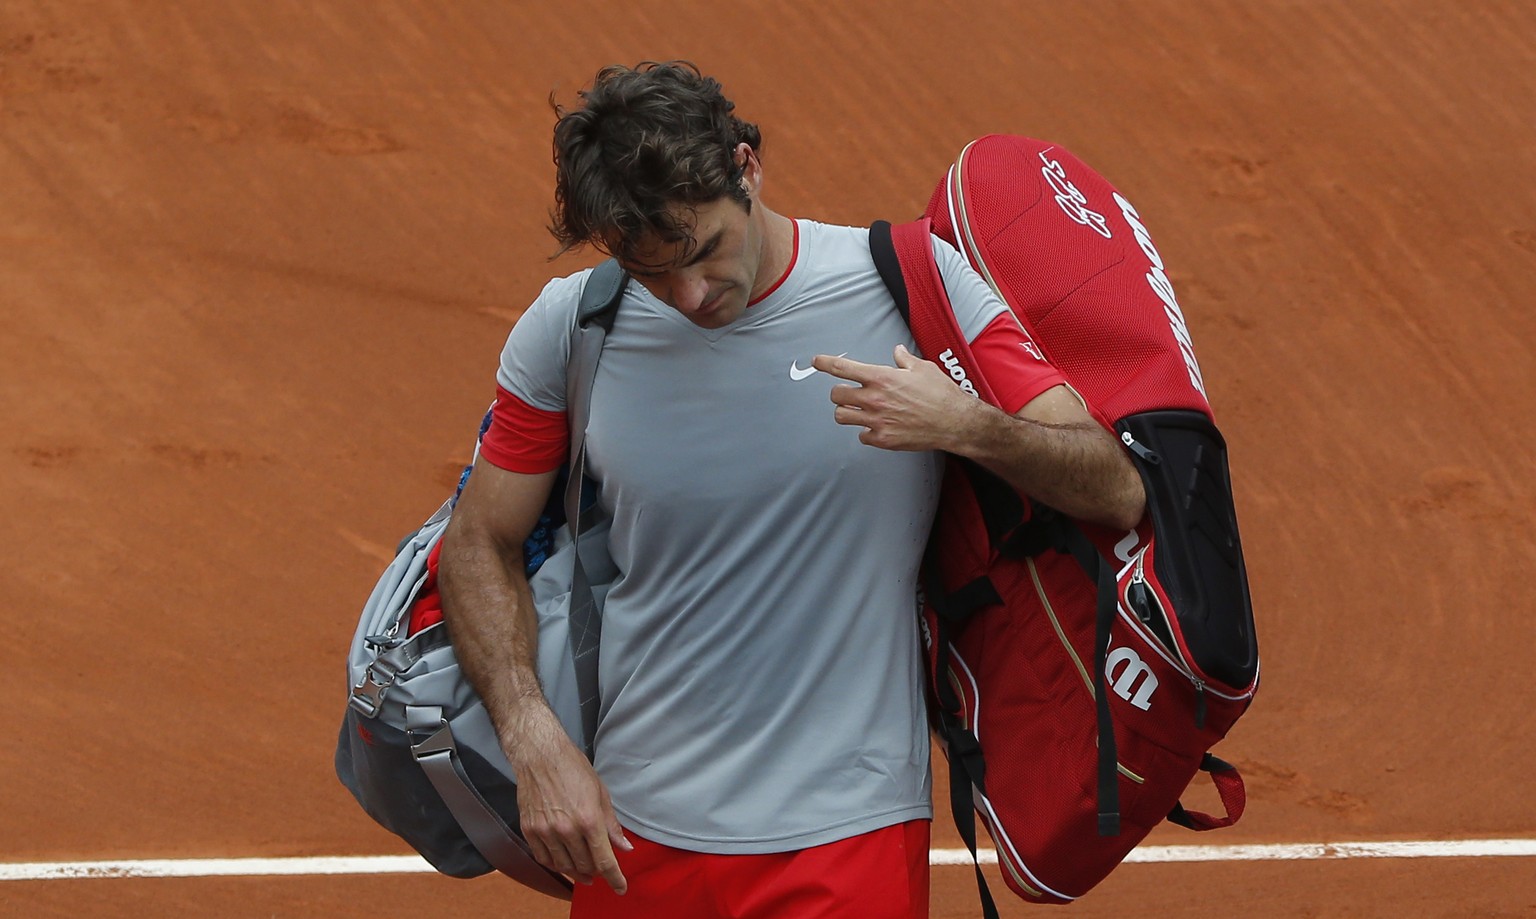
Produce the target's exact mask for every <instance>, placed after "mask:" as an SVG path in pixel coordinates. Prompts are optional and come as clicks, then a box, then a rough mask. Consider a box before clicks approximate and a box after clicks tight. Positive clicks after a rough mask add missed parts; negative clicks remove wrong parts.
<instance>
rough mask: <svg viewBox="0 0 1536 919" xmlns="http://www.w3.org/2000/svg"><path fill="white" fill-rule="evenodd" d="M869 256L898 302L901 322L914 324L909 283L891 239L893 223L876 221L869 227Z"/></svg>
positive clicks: (886, 287)
mask: <svg viewBox="0 0 1536 919" xmlns="http://www.w3.org/2000/svg"><path fill="white" fill-rule="evenodd" d="M869 254H870V256H871V257H873V258H874V260H875V270H876V271H878V272H880V280H882V281H884V282H885V289H886V290H889V291H890V292H891V299H893V300H895V301H896V309H897V311H898V312H900V313H901V321H902V322H905V323H906V324H907V325H909V326H910V325H911V324H912V301H911V300H910V299H908V297H907V281H906V278H904V277H902V275H901V258H900V257H899V256H897V255H896V243H895V242H894V241H892V239H891V222H890V221H889V220H876V221H875V222H874V223H872V224H870V225H869Z"/></svg>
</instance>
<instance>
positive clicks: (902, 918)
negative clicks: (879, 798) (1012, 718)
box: [571, 820, 930, 919]
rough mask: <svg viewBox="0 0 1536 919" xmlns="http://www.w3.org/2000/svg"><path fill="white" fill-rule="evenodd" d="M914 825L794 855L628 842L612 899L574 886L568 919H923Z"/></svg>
mask: <svg viewBox="0 0 1536 919" xmlns="http://www.w3.org/2000/svg"><path fill="white" fill-rule="evenodd" d="M929 824H930V821H927V820H913V821H910V822H908V823H900V824H897V825H895V826H888V827H885V828H884V829H880V830H874V831H873V832H869V833H865V834H863V835H860V836H854V837H851V838H849V839H841V840H838V841H837V842H829V843H827V844H826V845H823V846H815V847H813V848H810V849H800V850H798V851H795V852H776V853H772V854H768V855H710V854H707V853H700V852H686V851H684V850H682V849H674V848H672V847H670V846H664V845H661V844H660V843H655V842H651V841H650V840H647V839H642V838H640V837H639V836H636V835H635V834H634V833H633V832H627V833H626V834H625V835H626V836H627V837H628V838H629V841H630V842H632V843H634V845H635V850H634V851H633V852H618V853H616V854H617V855H618V857H619V868H620V869H621V870H622V871H623V872H624V879H625V880H626V881H628V882H629V892H628V893H626V894H625V895H624V896H622V897H620V896H617V895H615V894H614V892H613V891H612V890H611V889H609V887H608V884H607V882H605V881H603V880H602V879H601V878H599V879H598V880H596V881H594V882H593V883H592V884H591V885H589V886H583V885H581V884H577V885H576V894H575V897H574V898H573V899H572V901H571V919H619V917H622V919H652V917H654V919H721V917H730V919H927V916H928V830H929Z"/></svg>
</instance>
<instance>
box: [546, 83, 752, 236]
mask: <svg viewBox="0 0 1536 919" xmlns="http://www.w3.org/2000/svg"><path fill="white" fill-rule="evenodd" d="M579 95H580V96H581V99H582V105H581V107H580V108H577V109H574V110H569V111H567V110H566V109H564V108H562V107H561V106H559V105H557V104H555V103H554V102H553V100H551V105H552V106H553V107H554V109H555V113H556V115H557V116H558V120H557V121H556V123H555V141H554V159H555V207H554V209H553V210H552V211H551V212H550V221H551V222H550V227H549V231H550V232H551V233H552V234H554V237H555V239H557V240H559V242H560V250H559V252H560V253H564V252H567V251H569V250H571V249H573V248H576V247H578V246H582V245H585V244H588V243H590V244H591V245H592V246H594V247H595V248H597V249H599V250H601V251H603V252H605V253H607V254H609V255H614V256H618V257H619V258H621V259H629V258H631V257H632V256H633V254H634V252H635V250H636V247H637V245H638V244H639V243H640V241H641V240H642V239H643V238H646V237H647V236H652V237H653V238H655V239H659V240H660V241H662V242H665V243H676V242H682V243H684V244H685V252H686V251H687V249H689V248H691V246H692V243H693V238H692V235H691V234H690V232H689V225H688V222H687V221H686V220H684V219H680V217H683V216H686V212H687V211H689V210H691V209H693V208H696V207H697V206H699V205H701V204H707V203H709V202H712V201H717V200H719V199H721V198H730V199H731V200H733V201H736V202H738V203H740V204H741V205H742V206H743V207H745V208H747V209H748V210H749V211H750V209H751V206H752V202H751V199H750V198H749V197H748V195H747V191H746V189H745V187H743V185H742V183H741V177H742V170H743V166H742V164H739V163H737V162H736V156H735V151H736V147H737V145H738V144H742V143H745V144H747V145H748V146H749V147H751V148H752V150H753V152H754V153H757V152H758V151H760V150H761V148H762V135H761V133H760V132H759V131H758V129H757V126H756V125H754V124H750V123H748V122H745V121H742V120H741V119H740V118H737V117H736V116H735V115H733V114H732V112H733V111H734V110H735V108H736V106H735V104H734V103H732V102H731V100H729V99H727V98H725V95H724V93H723V92H722V91H721V87H720V83H719V82H718V81H716V80H714V79H712V78H710V77H706V76H704V75H703V74H701V73H700V72H699V69H698V68H697V67H695V66H694V65H693V64H691V63H689V62H687V61H667V62H657V61H645V62H643V63H641V64H639V65H637V66H635V67H632V68H631V67H621V66H617V65H614V66H610V67H604V68H603V69H602V70H601V71H599V72H598V74H597V77H596V79H595V80H594V81H593V84H592V88H591V89H588V90H585V91H583V92H581V93H579ZM678 206H681V208H682V209H683V212H684V213H683V214H679V213H678V212H677V211H676V208H677V207H678ZM557 254H559V253H557Z"/></svg>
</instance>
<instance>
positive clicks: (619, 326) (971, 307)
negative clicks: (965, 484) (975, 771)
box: [498, 220, 1006, 853]
mask: <svg viewBox="0 0 1536 919" xmlns="http://www.w3.org/2000/svg"><path fill="white" fill-rule="evenodd" d="M798 233H799V236H798V248H797V253H796V257H795V260H794V263H793V265H792V268H791V270H790V272H789V274H788V276H787V277H786V278H785V280H784V281H783V283H782V284H781V285H780V286H779V287H778V288H777V289H776V290H774V291H773V292H772V293H770V294H769V295H768V296H767V297H766V298H764V299H763V300H762V301H760V302H758V303H756V304H754V305H752V306H751V307H749V308H748V309H747V311H746V313H745V314H744V315H743V316H742V318H740V319H739V320H737V321H736V322H734V323H732V324H731V325H730V326H728V327H726V328H723V329H717V330H707V329H701V328H699V327H697V326H695V325H693V324H692V323H690V322H689V321H688V320H687V319H685V318H683V317H682V316H681V315H679V314H678V313H677V312H676V311H674V310H672V309H671V308H669V307H667V306H666V305H664V304H663V303H661V302H660V301H658V300H656V299H655V298H654V297H652V296H651V295H650V294H649V293H647V292H646V291H645V290H644V289H643V288H642V287H641V286H640V285H638V284H631V285H630V287H629V291H628V293H627V294H626V295H625V297H624V300H623V302H622V303H621V305H620V307H619V311H618V315H617V317H616V320H615V322H614V326H613V330H612V332H611V333H610V334H609V335H608V338H607V343H606V345H605V347H604V350H603V354H602V359H601V362H600V363H599V365H598V371H597V378H596V381H595V383H594V388H593V394H592V413H591V423H590V425H589V427H588V435H587V449H588V454H589V458H588V463H589V470H590V472H591V473H592V475H593V477H594V478H595V479H596V480H597V481H598V483H599V485H600V489H601V491H600V501H601V503H602V506H603V508H604V510H606V511H607V512H608V513H609V514H610V515H611V516H612V518H613V529H612V534H611V537H610V540H611V541H610V548H611V551H612V553H613V556H614V561H615V563H616V565H617V568H618V570H619V572H620V576H619V579H618V580H617V581H616V582H615V584H614V586H613V588H612V590H611V591H610V592H609V594H608V597H607V603H606V607H605V611H604V617H603V634H602V647H601V653H600V659H601V665H600V681H601V692H602V712H601V718H600V722H599V727H598V733H597V743H596V767H597V771H598V774H599V775H600V776H601V777H602V779H603V781H604V782H605V783H606V784H607V786H608V788H609V791H610V792H611V794H612V799H613V804H614V807H615V809H616V811H617V812H618V814H619V817H620V820H621V821H622V822H623V824H624V825H625V826H626V827H628V828H630V829H632V830H634V831H635V832H637V833H639V834H640V835H641V836H644V837H645V838H647V839H651V840H654V841H657V842H661V843H664V844H667V845H671V846H675V847H678V848H683V849H688V850H692V851H700V852H716V853H758V852H779V851H788V850H793V849H801V848H806V847H809V846H815V845H820V844H823V843H826V842H831V841H835V840H838V839H843V838H846V837H849V836H853V835H856V834H859V833H864V832H868V831H870V830H874V829H878V828H880V827H883V826H888V825H891V824H895V823H900V822H903V821H907V820H912V819H918V818H927V817H931V816H932V804H931V802H930V793H929V774H928V772H929V770H928V730H927V722H926V717H925V712H924V703H923V693H922V665H921V660H920V657H919V643H918V632H917V628H916V624H915V612H916V601H915V593H916V587H917V584H916V572H917V568H918V562H919V560H920V558H921V556H922V552H923V547H924V545H925V543H926V540H927V537H928V531H929V526H930V524H931V522H932V518H933V512H934V507H935V504H936V502H937V498H938V491H939V479H940V472H941V458H940V456H939V455H938V454H936V453H931V452H924V453H905V452H892V451H887V450H881V449H878V448H876V447H871V446H866V445H864V444H861V443H860V442H859V439H858V435H859V433H860V429H859V428H856V427H849V426H845V425H839V424H837V423H836V422H835V421H834V420H833V405H832V403H831V401H830V399H829V398H828V396H829V391H830V389H831V387H832V386H833V385H834V384H835V383H837V382H841V381H838V380H835V379H833V378H832V377H830V376H828V375H826V374H823V373H817V372H808V371H809V370H810V362H811V358H812V357H813V356H814V355H816V354H846V355H847V356H849V357H851V358H854V359H856V360H860V361H865V362H868V363H875V364H887V365H889V364H891V363H892V360H893V358H892V351H893V349H894V348H895V346H896V345H898V344H904V345H906V346H907V347H908V348H909V349H913V350H915V344H914V342H913V340H912V335H911V333H910V331H909V330H908V329H907V327H906V325H905V324H904V323H903V322H902V319H901V317H900V315H899V314H898V313H897V312H896V309H895V307H894V305H893V304H892V302H891V299H890V296H889V294H888V293H887V292H886V290H885V287H884V286H883V285H882V283H881V281H880V278H879V276H878V275H877V274H876V272H875V269H874V264H873V262H872V260H871V258H870V255H869V249H868V242H867V240H868V231H867V230H864V229H860V228H852V227H834V226H827V225H823V224H818V223H814V222H811V221H803V220H802V221H799V222H798ZM939 261H940V264H941V268H942V271H943V273H944V275H945V279H946V284H947V286H948V287H949V290H950V294H951V297H952V299H953V301H954V306H955V311H956V314H957V316H958V318H959V320H960V325H961V329H962V330H963V331H964V332H965V334H966V335H967V337H968V338H975V337H976V336H977V335H978V334H979V333H980V332H981V330H982V329H983V328H984V327H985V326H986V325H987V324H988V323H989V322H991V321H992V320H993V319H994V318H995V317H996V316H997V315H998V314H999V313H1000V312H1003V311H1005V310H1006V307H1005V306H1004V305H1003V304H1002V303H1001V302H1000V301H998V300H997V299H996V298H995V297H993V296H992V294H991V292H990V291H989V290H987V288H986V286H985V284H984V283H983V282H982V281H981V280H980V279H979V278H978V277H977V276H976V275H975V274H974V272H972V271H970V269H969V267H968V266H965V264H964V261H963V258H962V256H960V255H959V253H957V252H955V251H954V250H953V249H952V248H949V247H948V246H945V245H942V244H941V245H940V246H939ZM584 276H585V273H584V272H583V273H578V274H576V275H573V276H571V277H568V278H562V279H558V280H556V281H553V282H551V283H550V284H549V285H548V286H547V287H546V288H545V290H544V291H543V293H542V294H541V295H540V296H539V298H538V300H536V301H535V302H534V304H533V305H532V306H531V307H530V308H529V310H528V312H527V314H526V315H525V316H524V317H523V319H522V320H521V321H520V322H519V323H518V324H517V326H516V328H514V329H513V331H512V334H511V335H510V336H509V338H508V340H507V344H506V348H505V350H504V351H503V353H502V359H501V370H500V373H499V374H498V382H499V383H500V385H501V386H502V388H504V389H505V390H507V391H508V392H509V393H511V394H512V395H514V396H516V397H517V398H519V399H521V400H522V401H524V402H526V403H527V404H528V405H530V406H532V407H535V408H538V409H542V410H545V411H552V412H560V411H564V409H565V364H566V361H567V359H568V356H569V353H570V334H571V330H572V327H573V325H574V316H575V308H576V304H577V300H578V298H579V295H580V290H581V285H582V283H583V280H584Z"/></svg>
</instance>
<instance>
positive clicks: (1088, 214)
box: [1040, 151, 1110, 239]
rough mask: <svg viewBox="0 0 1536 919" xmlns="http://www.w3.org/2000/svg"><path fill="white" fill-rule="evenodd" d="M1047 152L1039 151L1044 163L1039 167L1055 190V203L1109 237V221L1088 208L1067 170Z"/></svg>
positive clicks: (1041, 160) (1085, 198)
mask: <svg viewBox="0 0 1536 919" xmlns="http://www.w3.org/2000/svg"><path fill="white" fill-rule="evenodd" d="M1049 152H1050V151H1041V153H1040V162H1042V163H1044V164H1045V165H1044V166H1043V167H1041V169H1040V174H1041V175H1043V176H1045V181H1047V182H1049V183H1050V185H1051V188H1052V189H1054V190H1055V192H1056V203H1057V204H1058V205H1059V206H1060V207H1061V211H1062V213H1064V214H1066V215H1067V216H1068V217H1071V218H1072V219H1073V220H1075V221H1077V222H1078V223H1080V224H1082V225H1083V226H1085V227H1088V228H1089V229H1091V230H1093V231H1094V232H1095V233H1097V234H1099V235H1100V236H1102V237H1104V238H1105V239H1109V238H1110V232H1109V221H1107V220H1105V219H1104V215H1103V214H1100V213H1098V212H1097V211H1094V210H1091V209H1089V207H1088V198H1087V196H1085V195H1084V194H1083V193H1082V192H1080V191H1078V190H1077V186H1076V185H1073V184H1072V183H1071V182H1069V181H1067V170H1066V169H1065V168H1063V167H1062V165H1061V164H1060V163H1058V162H1057V161H1055V160H1053V159H1051V158H1050V157H1049V156H1047V155H1046V154H1047V153H1049Z"/></svg>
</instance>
